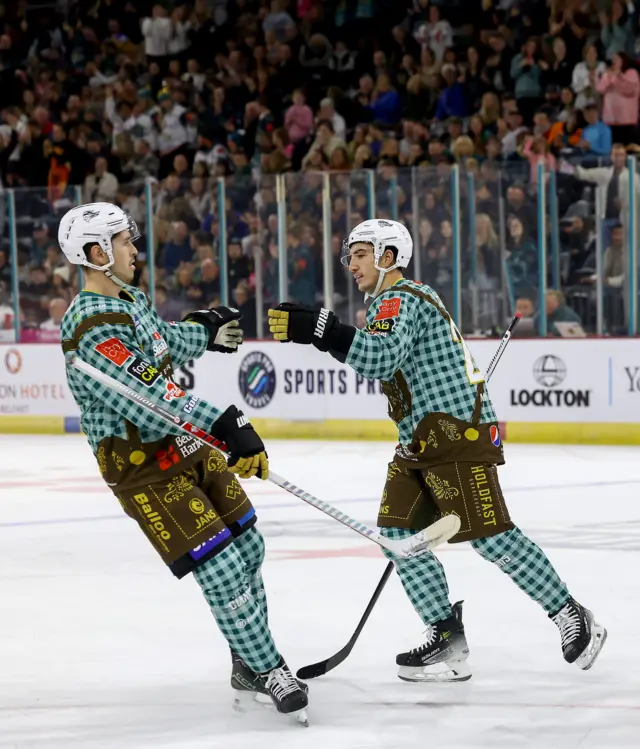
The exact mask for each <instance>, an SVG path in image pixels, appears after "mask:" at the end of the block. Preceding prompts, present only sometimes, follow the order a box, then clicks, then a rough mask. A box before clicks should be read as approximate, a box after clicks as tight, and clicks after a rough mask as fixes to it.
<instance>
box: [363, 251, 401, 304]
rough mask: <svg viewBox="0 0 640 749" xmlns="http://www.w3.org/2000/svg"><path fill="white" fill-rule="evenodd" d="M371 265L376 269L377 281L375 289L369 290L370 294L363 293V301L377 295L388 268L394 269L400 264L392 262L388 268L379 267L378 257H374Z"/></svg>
mask: <svg viewBox="0 0 640 749" xmlns="http://www.w3.org/2000/svg"><path fill="white" fill-rule="evenodd" d="M373 267H374V268H375V269H376V270H377V271H378V283H377V284H376V287H375V289H374V290H373V291H372V292H371V294H369V292H366V293H365V295H364V300H365V302H366V301H367V299H373V298H374V297H377V296H378V294H379V293H380V287H381V286H382V284H383V283H384V277H385V276H386V275H387V273H388V272H389V271H390V270H395V269H396V268H399V267H400V266H399V265H398V263H395V264H394V265H392V266H391V267H390V268H381V267H380V266H379V265H378V258H376V259H375V262H374V264H373Z"/></svg>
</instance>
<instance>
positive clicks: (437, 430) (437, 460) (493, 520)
mask: <svg viewBox="0 0 640 749" xmlns="http://www.w3.org/2000/svg"><path fill="white" fill-rule="evenodd" d="M502 463H504V458H503V455H502V444H501V440H500V434H499V431H498V427H497V425H496V424H477V425H475V426H474V425H472V424H471V423H469V422H462V421H459V420H457V419H454V418H452V417H451V416H449V415H447V414H430V415H429V416H427V417H426V418H425V419H423V421H422V422H421V423H420V424H419V425H418V427H417V428H416V430H415V439H414V440H413V441H412V443H411V445H409V446H408V447H406V448H402V447H400V448H398V449H397V451H396V455H395V457H394V459H393V460H392V461H391V463H389V467H388V470H387V480H386V483H385V487H384V491H383V494H382V502H381V504H380V510H379V514H378V525H379V526H382V527H395V528H408V529H411V530H422V529H423V528H425V527H426V526H428V525H430V524H431V523H433V522H435V521H436V520H438V519H439V518H440V517H442V516H444V515H452V514H454V515H457V516H458V517H459V518H460V522H461V526H460V531H459V532H458V533H457V534H456V535H455V536H454V537H453V538H452V539H451V541H450V543H459V542H461V541H473V540H474V539H478V538H486V537H488V536H495V535H497V534H498V533H502V532H504V531H507V530H510V529H511V528H513V527H514V526H513V523H512V522H511V519H510V517H509V512H508V510H507V507H506V504H505V500H504V496H503V494H502V489H501V488H500V483H499V481H498V471H497V465H500V464H502Z"/></svg>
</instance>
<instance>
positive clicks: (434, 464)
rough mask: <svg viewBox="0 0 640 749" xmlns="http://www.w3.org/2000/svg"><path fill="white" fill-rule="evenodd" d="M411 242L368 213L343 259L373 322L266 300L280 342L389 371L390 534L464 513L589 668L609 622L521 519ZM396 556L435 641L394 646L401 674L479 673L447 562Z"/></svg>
mask: <svg viewBox="0 0 640 749" xmlns="http://www.w3.org/2000/svg"><path fill="white" fill-rule="evenodd" d="M412 252H413V242H412V240H411V236H410V234H409V232H408V231H407V229H406V227H404V226H403V225H402V224H400V223H398V222H397V221H391V220H386V219H373V220H369V221H364V222H363V223H361V224H359V225H358V226H356V227H355V228H354V229H353V231H352V232H351V234H350V235H349V237H348V240H347V241H346V242H345V254H344V257H343V262H344V264H345V265H348V267H349V270H350V271H351V273H352V274H353V276H354V279H355V282H356V283H357V285H358V289H359V290H360V291H361V292H364V293H365V294H366V295H367V296H369V297H372V303H371V305H370V307H369V309H368V312H367V318H366V325H365V327H364V329H362V330H358V329H356V328H354V327H353V326H350V325H345V324H343V323H341V322H340V321H339V319H338V318H337V317H336V316H335V315H334V314H333V312H331V311H329V310H327V309H321V310H320V311H319V312H314V311H312V310H309V309H307V308H304V307H301V306H299V305H296V304H288V303H284V304H280V305H278V307H277V308H276V309H274V310H269V326H270V330H271V332H272V334H273V336H274V338H275V339H276V340H278V341H281V342H289V341H292V342H294V343H303V344H312V345H314V346H315V347H316V348H317V349H319V350H320V351H326V352H329V353H330V354H331V355H332V356H334V357H335V358H336V359H338V360H339V361H342V362H346V364H348V365H349V366H350V367H352V368H353V369H354V370H355V371H356V372H357V373H358V374H359V375H361V376H363V377H365V378H368V379H377V380H380V381H381V385H382V389H383V392H384V393H385V395H386V396H387V400H388V405H389V416H390V418H391V419H392V420H393V421H394V422H395V423H396V424H397V426H398V434H399V444H398V446H397V448H396V451H395V455H394V457H393V460H392V461H391V463H389V467H388V471H387V481H386V484H385V487H384V490H383V493H382V502H381V504H380V510H379V515H378V525H379V526H381V528H382V532H383V533H384V534H385V535H387V536H389V537H390V538H403V537H405V536H407V535H410V534H412V533H415V532H416V531H418V530H420V529H422V528H424V527H425V526H427V525H429V524H430V523H432V522H434V521H435V520H436V519H437V518H438V517H439V516H441V515H447V514H451V513H455V514H457V515H458V516H459V517H460V521H461V528H460V531H459V533H458V534H457V535H456V536H455V537H454V538H453V539H452V540H451V543H456V542H460V541H470V542H471V545H472V547H473V548H474V549H475V550H476V551H477V552H478V553H479V554H480V555H481V556H483V557H484V558H485V559H487V560H488V561H490V562H493V563H494V564H496V565H497V566H498V567H499V568H500V569H501V570H502V571H503V572H504V573H505V574H507V575H508V576H509V577H510V578H511V579H512V580H513V581H514V582H515V583H516V585H518V587H520V588H521V590H523V591H524V592H525V593H526V594H527V595H528V596H529V597H530V598H532V599H533V600H534V601H536V602H538V603H539V604H540V605H541V606H542V608H543V609H544V610H545V611H546V613H547V614H548V615H549V617H550V618H551V619H552V620H553V622H554V623H555V624H556V625H557V627H558V629H559V631H560V637H561V645H562V651H563V655H564V658H565V659H566V660H567V661H568V662H569V663H574V662H575V663H577V665H578V666H579V667H580V668H582V669H588V668H590V667H591V666H592V664H593V662H594V661H595V659H596V657H597V656H598V653H599V652H600V649H601V648H602V645H603V644H604V641H605V639H606V630H605V629H604V628H603V627H602V626H601V625H599V624H597V623H596V622H595V619H594V617H593V614H592V613H591V612H590V611H589V610H588V609H586V608H584V607H583V606H582V605H580V604H579V603H578V602H577V601H575V600H574V599H573V598H572V597H571V595H570V593H569V591H568V589H567V587H566V585H565V584H564V583H563V582H562V580H561V579H560V578H559V577H558V574H557V573H556V571H555V569H554V568H553V566H552V564H551V562H550V561H549V559H548V558H547V556H546V555H545V554H544V552H543V551H542V550H541V549H540V548H539V547H538V546H537V545H536V544H535V543H534V542H533V541H531V539H529V538H528V537H527V536H525V535H524V534H523V533H522V531H521V530H520V529H519V528H518V527H517V526H515V525H514V523H513V522H512V520H511V518H510V516H509V512H508V510H507V507H506V503H505V500H504V497H503V495H502V491H501V488H500V484H499V481H498V476H497V466H498V465H501V464H502V463H504V458H503V450H502V441H501V437H500V431H499V427H498V423H497V420H496V414H495V412H494V409H493V405H492V403H491V399H490V397H489V394H488V392H487V389H486V386H485V382H484V377H483V375H482V373H481V372H480V371H479V370H478V368H477V367H476V364H475V362H474V359H473V356H472V355H471V352H470V351H469V348H468V346H467V344H466V343H465V341H464V340H463V338H462V336H461V335H460V331H459V330H458V328H457V327H456V325H455V323H454V321H453V319H452V318H451V316H450V314H449V312H448V311H447V310H446V308H445V306H444V304H443V302H442V300H441V299H440V298H439V297H438V295H437V294H436V292H435V291H434V290H433V289H432V288H431V287H429V286H427V285H424V284H420V283H417V282H414V281H408V280H406V279H405V278H404V276H403V273H402V271H403V269H404V268H406V267H407V265H408V264H409V261H410V259H411V255H412ZM394 561H395V563H396V569H397V572H398V574H399V576H400V579H401V581H402V584H403V586H404V588H405V591H406V593H407V595H408V597H409V599H410V600H411V603H412V604H413V606H414V608H415V609H416V611H417V612H418V614H419V615H420V617H421V618H422V621H423V622H424V623H425V624H426V625H427V637H426V642H425V643H423V644H422V645H421V646H419V647H418V648H415V649H413V650H411V651H409V652H407V653H402V654H400V655H398V656H397V659H396V662H397V664H398V666H399V667H400V668H399V676H400V678H402V679H405V680H408V681H462V680H465V679H468V678H470V676H471V670H470V668H469V665H468V662H467V657H468V652H469V651H468V647H467V642H466V638H465V634H464V628H463V624H462V605H461V603H457V604H455V605H454V606H451V603H450V602H449V595H448V586H447V581H446V577H445V574H444V570H443V568H442V565H441V564H440V562H439V561H438V559H437V558H436V557H435V555H433V554H432V553H430V554H426V555H422V556H420V557H416V558H414V559H404V560H394Z"/></svg>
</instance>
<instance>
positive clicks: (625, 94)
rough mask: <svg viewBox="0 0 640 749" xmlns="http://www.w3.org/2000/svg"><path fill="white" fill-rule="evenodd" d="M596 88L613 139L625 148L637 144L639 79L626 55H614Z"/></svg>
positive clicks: (639, 97) (639, 96)
mask: <svg viewBox="0 0 640 749" xmlns="http://www.w3.org/2000/svg"><path fill="white" fill-rule="evenodd" d="M596 88H597V89H598V93H600V94H602V120H603V121H604V122H605V124H607V125H609V127H610V128H611V132H612V137H613V140H614V141H615V142H616V143H622V144H623V145H625V146H626V145H628V144H629V143H636V142H637V139H638V102H639V101H640V76H638V71H637V70H635V69H634V68H632V67H631V62H630V60H629V58H628V57H627V56H626V55H625V54H624V53H622V52H621V53H616V54H614V55H613V57H612V58H611V65H610V67H609V68H608V69H607V70H606V71H605V72H604V73H603V74H602V75H601V76H600V78H599V79H598V81H597V82H596Z"/></svg>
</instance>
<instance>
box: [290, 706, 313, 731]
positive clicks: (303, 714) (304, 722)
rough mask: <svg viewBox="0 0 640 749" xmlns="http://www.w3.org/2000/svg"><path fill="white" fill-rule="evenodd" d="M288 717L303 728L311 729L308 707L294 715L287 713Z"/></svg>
mask: <svg viewBox="0 0 640 749" xmlns="http://www.w3.org/2000/svg"><path fill="white" fill-rule="evenodd" d="M286 715H287V717H289V718H291V719H292V720H294V721H295V723H296V724H298V725H300V726H302V727H303V728H309V717H308V715H307V708H306V707H303V708H302V710H296V711H295V712H293V713H286Z"/></svg>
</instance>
